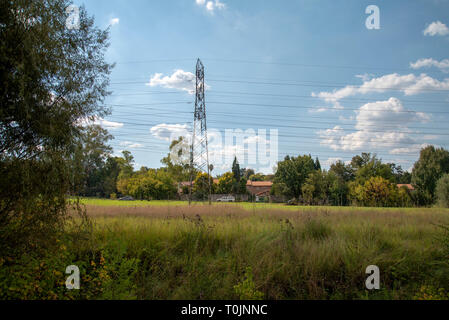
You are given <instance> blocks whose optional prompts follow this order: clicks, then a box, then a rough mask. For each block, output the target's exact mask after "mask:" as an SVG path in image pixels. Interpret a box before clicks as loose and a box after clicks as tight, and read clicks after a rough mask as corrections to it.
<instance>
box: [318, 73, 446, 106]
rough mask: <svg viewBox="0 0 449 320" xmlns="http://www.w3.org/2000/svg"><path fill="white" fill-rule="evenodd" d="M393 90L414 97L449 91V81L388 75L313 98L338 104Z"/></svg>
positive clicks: (410, 75) (426, 76)
mask: <svg viewBox="0 0 449 320" xmlns="http://www.w3.org/2000/svg"><path fill="white" fill-rule="evenodd" d="M391 90H400V91H402V92H403V93H404V94H405V95H414V94H418V93H420V92H422V91H423V90H424V91H425V90H449V79H444V80H443V81H439V80H437V79H434V78H432V77H429V76H428V75H426V74H424V73H423V74H421V75H419V76H416V75H414V74H407V75H402V76H401V75H399V74H397V73H392V74H387V75H384V76H381V77H379V78H373V79H371V80H367V81H364V82H363V84H362V85H360V86H353V85H348V86H346V87H344V88H342V89H338V90H334V91H332V92H319V93H315V92H312V97H319V98H321V99H323V100H324V101H326V102H332V103H334V104H335V103H337V102H338V101H339V100H340V99H344V98H346V97H349V96H354V95H357V94H368V93H382V92H387V91H391Z"/></svg>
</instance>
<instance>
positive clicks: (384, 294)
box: [82, 199, 449, 299]
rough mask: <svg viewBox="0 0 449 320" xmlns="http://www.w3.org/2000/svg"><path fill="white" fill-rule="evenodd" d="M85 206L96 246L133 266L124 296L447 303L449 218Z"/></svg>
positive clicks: (232, 207)
mask: <svg viewBox="0 0 449 320" xmlns="http://www.w3.org/2000/svg"><path fill="white" fill-rule="evenodd" d="M82 202H83V203H84V204H86V208H87V212H88V215H89V216H90V217H91V218H92V221H93V222H94V234H95V240H94V243H95V245H96V246H97V247H98V248H101V250H104V251H105V252H108V256H110V257H112V256H115V257H116V259H118V258H117V257H118V256H120V257H122V259H123V258H125V257H126V259H124V261H128V262H129V261H131V262H133V263H135V265H134V266H133V267H132V268H131V267H130V269H129V270H128V271H125V272H127V274H128V275H129V277H128V276H127V277H125V278H126V280H127V281H128V282H126V281H125V283H126V284H127V285H128V286H129V287H128V288H124V287H123V288H121V289H117V290H118V292H121V293H122V294H125V296H127V295H126V293H130V294H131V296H132V297H134V298H139V299H239V298H242V299H252V298H264V299H413V298H416V299H426V298H430V299H437V298H447V297H448V296H447V293H448V292H449V267H448V266H449V265H448V263H447V258H448V257H449V256H448V253H449V250H448V249H449V248H448V242H447V240H448V239H447V233H445V232H444V229H443V228H441V227H439V226H438V225H441V224H448V223H449V210H445V209H436V208H432V209H430V208H428V209H423V208H420V209H397V208H391V209H390V208H352V207H295V206H285V205H282V204H250V203H226V204H224V203H219V204H213V205H212V206H209V205H207V204H202V203H194V204H193V205H192V206H190V207H189V206H188V204H187V203H186V202H180V201H171V202H168V201H151V202H148V201H113V200H98V199H83V201H82ZM118 248H120V249H118ZM118 250H119V251H120V250H121V251H120V252H118ZM129 263H130V262H129ZM368 265H377V266H378V267H379V268H380V279H381V289H380V290H373V291H369V290H367V289H365V280H366V278H367V276H368V275H367V274H365V269H366V267H367V266H368ZM119 267H120V266H119ZM128 267H129V266H128ZM125 269H126V268H125ZM120 277H123V274H122V275H120ZM118 283H119V284H118V285H120V281H119V282H118ZM125 287H126V286H125Z"/></svg>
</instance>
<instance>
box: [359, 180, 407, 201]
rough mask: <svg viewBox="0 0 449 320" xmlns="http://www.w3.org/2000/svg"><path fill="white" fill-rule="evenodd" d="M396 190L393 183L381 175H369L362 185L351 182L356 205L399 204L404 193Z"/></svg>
mask: <svg viewBox="0 0 449 320" xmlns="http://www.w3.org/2000/svg"><path fill="white" fill-rule="evenodd" d="M398 192H399V189H398V188H397V187H396V185H395V184H394V183H391V182H390V181H388V180H386V179H384V178H382V177H371V178H370V179H368V180H367V181H365V183H364V184H363V185H361V184H356V183H353V184H352V186H351V196H352V199H353V201H355V203H356V204H358V205H365V206H371V207H387V206H400V205H401V203H403V201H404V199H403V198H401V197H403V196H404V195H402V194H401V195H400V194H398Z"/></svg>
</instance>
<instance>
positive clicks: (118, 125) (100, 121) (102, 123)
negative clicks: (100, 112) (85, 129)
mask: <svg viewBox="0 0 449 320" xmlns="http://www.w3.org/2000/svg"><path fill="white" fill-rule="evenodd" d="M94 124H98V125H100V126H102V127H104V128H106V129H112V130H114V129H118V128H121V127H123V123H121V122H115V121H108V120H105V119H102V118H98V119H96V120H95V121H94Z"/></svg>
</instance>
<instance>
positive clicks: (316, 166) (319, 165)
mask: <svg viewBox="0 0 449 320" xmlns="http://www.w3.org/2000/svg"><path fill="white" fill-rule="evenodd" d="M315 170H319V171H321V164H320V160H318V157H316V158H315Z"/></svg>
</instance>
